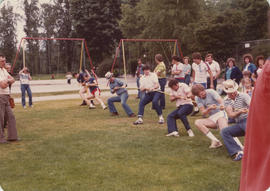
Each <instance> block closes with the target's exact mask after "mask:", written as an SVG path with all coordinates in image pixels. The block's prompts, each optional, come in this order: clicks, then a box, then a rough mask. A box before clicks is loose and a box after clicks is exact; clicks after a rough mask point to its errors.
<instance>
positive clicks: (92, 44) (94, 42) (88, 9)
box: [70, 0, 122, 61]
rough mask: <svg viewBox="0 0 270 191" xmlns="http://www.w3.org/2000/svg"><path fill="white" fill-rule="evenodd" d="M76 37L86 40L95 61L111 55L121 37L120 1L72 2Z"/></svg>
mask: <svg viewBox="0 0 270 191" xmlns="http://www.w3.org/2000/svg"><path fill="white" fill-rule="evenodd" d="M70 2H71V16H72V24H73V26H74V30H75V31H74V33H73V36H74V37H79V38H85V39H86V41H87V44H88V48H89V51H90V53H91V54H92V55H93V59H94V60H95V61H101V60H102V59H103V58H104V57H106V55H110V54H111V53H112V50H114V48H115V44H116V42H118V41H119V40H120V39H121V37H122V34H121V31H120V29H119V24H118V21H119V19H120V17H121V9H120V5H121V1H120V0H100V1H96V0H89V1H83V0H71V1H70Z"/></svg>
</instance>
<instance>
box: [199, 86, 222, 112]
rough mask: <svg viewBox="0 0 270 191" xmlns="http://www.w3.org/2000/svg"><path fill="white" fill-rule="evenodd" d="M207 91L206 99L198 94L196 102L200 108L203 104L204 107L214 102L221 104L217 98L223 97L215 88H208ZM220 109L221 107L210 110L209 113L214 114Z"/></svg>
mask: <svg viewBox="0 0 270 191" xmlns="http://www.w3.org/2000/svg"><path fill="white" fill-rule="evenodd" d="M205 91H206V98H205V99H202V98H199V97H197V96H196V102H197V104H198V107H199V108H200V107H202V106H203V107H204V108H207V107H209V106H210V105H213V104H215V105H217V106H219V105H220V104H219V103H218V101H217V100H218V99H221V97H220V95H219V94H218V93H217V92H216V91H215V90H212V89H207V90H205ZM219 111H220V109H219V108H217V109H212V110H211V111H210V112H209V115H214V114H215V113H217V112H219Z"/></svg>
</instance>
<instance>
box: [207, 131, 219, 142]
mask: <svg viewBox="0 0 270 191" xmlns="http://www.w3.org/2000/svg"><path fill="white" fill-rule="evenodd" d="M206 136H207V137H208V138H209V139H211V140H212V141H219V140H218V139H217V138H216V137H215V135H213V134H212V133H211V132H210V131H208V133H206Z"/></svg>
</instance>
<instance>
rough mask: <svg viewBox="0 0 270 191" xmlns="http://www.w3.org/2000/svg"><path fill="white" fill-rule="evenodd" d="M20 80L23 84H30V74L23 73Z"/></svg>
mask: <svg viewBox="0 0 270 191" xmlns="http://www.w3.org/2000/svg"><path fill="white" fill-rule="evenodd" d="M20 81H21V84H29V74H25V73H21V74H20Z"/></svg>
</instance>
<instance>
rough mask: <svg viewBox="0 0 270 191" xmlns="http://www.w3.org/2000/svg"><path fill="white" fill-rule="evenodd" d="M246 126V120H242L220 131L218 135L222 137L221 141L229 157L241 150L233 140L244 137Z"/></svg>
mask: <svg viewBox="0 0 270 191" xmlns="http://www.w3.org/2000/svg"><path fill="white" fill-rule="evenodd" d="M246 126H247V119H242V120H240V121H239V122H237V123H236V124H234V125H232V126H230V127H226V128H223V129H222V130H221V132H220V134H221V136H222V139H223V141H224V144H225V146H226V148H227V150H228V152H229V154H230V156H233V155H234V154H236V153H238V151H241V150H242V149H241V147H240V146H239V145H238V144H237V143H236V142H235V140H234V139H233V138H234V137H240V136H245V132H246Z"/></svg>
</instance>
